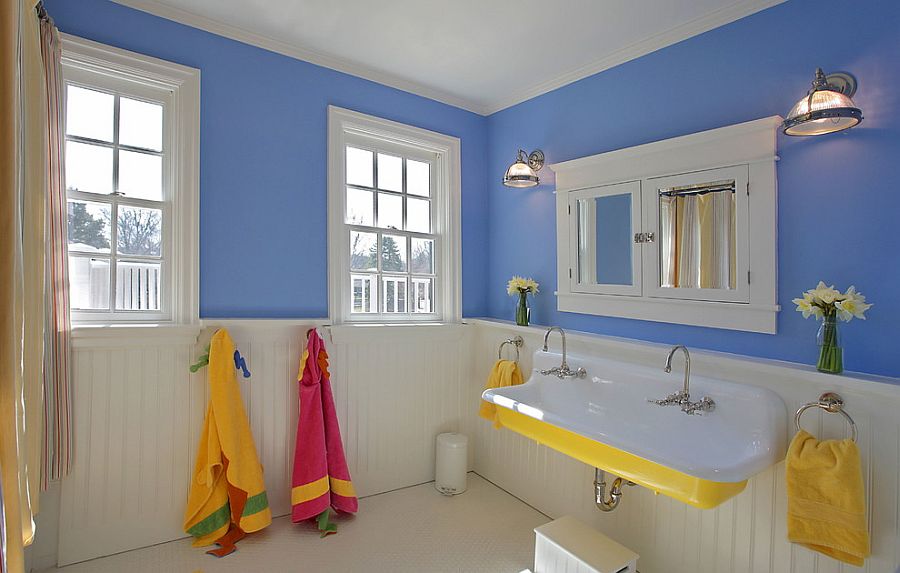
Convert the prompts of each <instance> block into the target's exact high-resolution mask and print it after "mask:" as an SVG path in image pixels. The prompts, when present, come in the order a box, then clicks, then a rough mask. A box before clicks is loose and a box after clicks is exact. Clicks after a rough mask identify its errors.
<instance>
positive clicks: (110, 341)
mask: <svg viewBox="0 0 900 573" xmlns="http://www.w3.org/2000/svg"><path fill="white" fill-rule="evenodd" d="M200 329H201V326H200V325H199V324H165V323H149V324H102V325H100V324H98V325H92V324H78V325H73V326H72V346H73V347H75V348H86V347H94V348H95V347H122V346H136V345H146V344H152V345H156V346H160V345H165V346H173V345H175V346H177V345H182V344H195V343H196V342H197V337H198V336H199V335H200Z"/></svg>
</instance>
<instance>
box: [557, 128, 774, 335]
mask: <svg viewBox="0 0 900 573" xmlns="http://www.w3.org/2000/svg"><path fill="white" fill-rule="evenodd" d="M780 121H781V118H778V117H777V116H775V117H771V118H765V119H761V120H757V121H754V122H749V123H745V124H739V125H734V126H729V127H724V128H720V129H716V130H712V131H707V132H701V133H697V134H692V135H687V136H683V137H678V138H675V139H670V140H665V141H658V142H654V143H650V144H646V145H641V146H638V147H633V148H628V149H621V150H617V151H613V152H609V153H604V154H601V155H595V156H591V157H585V158H581V159H576V160H573V161H567V162H565V163H559V164H556V165H553V166H551V167H552V168H553V169H554V171H555V172H556V182H557V191H556V193H557V241H558V245H557V247H558V248H557V253H558V258H559V269H558V271H559V284H558V291H557V295H558V304H559V310H563V311H568V312H580V313H587V314H599V315H605V316H619V317H626V318H637V319H643V320H652V321H660V322H673V323H679V324H693V325H699V326H713V327H718V328H727V329H733V330H747V331H753V332H767V333H774V332H775V325H776V315H777V312H778V310H779V308H778V306H777V303H776V301H777V298H776V292H775V288H776V283H775V278H776V268H777V262H776V244H777V242H776V237H775V233H776V224H775V221H776V179H775V161H776V159H777V158H776V155H775V152H776V149H775V134H776V129H777V127H778V125H779V124H780Z"/></svg>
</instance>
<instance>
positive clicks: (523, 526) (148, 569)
mask: <svg viewBox="0 0 900 573" xmlns="http://www.w3.org/2000/svg"><path fill="white" fill-rule="evenodd" d="M336 521H337V522H338V533H337V534H336V535H329V536H328V537H326V538H324V539H322V538H319V534H318V532H317V531H316V529H315V527H314V525H313V524H312V523H303V524H296V525H295V524H292V523H291V521H290V518H289V517H279V518H277V519H275V520H273V521H272V525H271V526H270V527H268V528H267V529H266V530H264V531H262V532H259V533H254V534H252V535H249V536H247V538H246V539H244V540H243V541H241V542H240V543H239V544H238V550H237V552H235V553H233V554H232V555H229V556H227V557H224V558H222V559H217V558H215V557H212V556H210V555H206V554H205V553H204V550H203V549H198V548H194V547H191V543H190V540H188V539H182V540H178V541H172V542H170V543H163V544H162V545H156V546H153V547H146V548H144V549H137V550H134V551H128V552H125V553H119V554H118V555H111V556H109V557H103V558H100V559H94V560H92V561H86V562H84V563H78V564H75V565H70V566H68V567H63V568H60V569H50V570H47V571H48V572H49V571H60V572H62V573H123V572H126V573H161V572H166V573H168V572H171V573H182V572H184V573H255V572H266V573H269V572H271V573H281V572H284V573H295V572H296V573H301V572H303V573H305V572H321V573H324V572H327V573H342V572H356V571H360V572H363V571H365V572H380V571H390V572H392V573H394V572H396V573H400V572H410V573H412V572H416V573H426V572H432V571H433V572H448V573H449V572H460V573H462V572H465V573H475V572H485V573H519V572H520V571H523V570H525V569H527V568H528V567H531V564H532V560H533V556H534V533H533V531H532V530H533V529H534V528H535V527H537V526H538V525H541V524H543V523H546V522H548V521H550V519H549V518H548V517H547V516H546V515H544V514H542V513H540V512H538V511H536V510H535V509H533V508H532V507H530V506H528V505H526V504H525V503H523V502H521V501H520V500H518V499H516V498H515V497H513V496H511V495H510V494H508V493H506V492H505V491H503V490H502V489H500V488H498V487H496V486H495V485H493V484H491V483H490V482H488V481H486V480H485V479H483V478H481V477H480V476H478V475H476V474H473V473H470V474H469V489H468V491H466V492H465V493H463V494H461V495H457V496H454V497H445V496H443V495H441V494H440V493H438V492H437V491H435V489H434V485H433V484H432V483H427V484H422V485H418V486H414V487H409V488H405V489H401V490H397V491H393V492H389V493H384V494H380V495H375V496H371V497H367V498H364V499H362V500H360V508H359V513H358V514H357V515H356V516H354V517H344V518H338V519H337V520H336Z"/></svg>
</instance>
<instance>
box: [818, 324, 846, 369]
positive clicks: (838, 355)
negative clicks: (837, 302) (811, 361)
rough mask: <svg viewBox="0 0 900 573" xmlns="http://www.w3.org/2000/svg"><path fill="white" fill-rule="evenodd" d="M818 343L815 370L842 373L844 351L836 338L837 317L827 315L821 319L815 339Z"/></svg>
mask: <svg viewBox="0 0 900 573" xmlns="http://www.w3.org/2000/svg"><path fill="white" fill-rule="evenodd" d="M816 338H817V341H818V343H819V362H818V363H816V368H817V369H818V370H819V372H827V373H829V374H840V373H841V372H843V371H844V351H843V349H842V348H841V341H840V339H839V338H838V325H837V317H836V316H835V315H829V316H826V317H824V318H823V319H822V324H821V325H819V334H818V336H817V337H816Z"/></svg>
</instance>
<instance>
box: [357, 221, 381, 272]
mask: <svg viewBox="0 0 900 573" xmlns="http://www.w3.org/2000/svg"><path fill="white" fill-rule="evenodd" d="M377 243H378V235H377V234H375V233H359V232H357V231H350V269H351V270H354V271H377V270H378V247H377V246H376V245H377Z"/></svg>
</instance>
